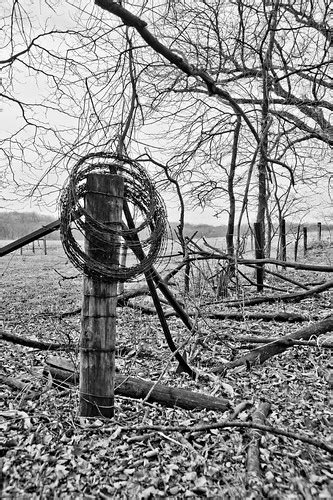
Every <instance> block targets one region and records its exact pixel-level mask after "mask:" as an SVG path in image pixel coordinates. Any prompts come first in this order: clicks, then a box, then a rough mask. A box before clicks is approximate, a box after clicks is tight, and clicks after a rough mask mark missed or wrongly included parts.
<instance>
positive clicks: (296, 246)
mask: <svg viewBox="0 0 333 500" xmlns="http://www.w3.org/2000/svg"><path fill="white" fill-rule="evenodd" d="M300 237H301V225H300V224H298V226H297V233H296V240H295V246H294V260H295V262H296V261H297V254H298V242H299V239H300Z"/></svg>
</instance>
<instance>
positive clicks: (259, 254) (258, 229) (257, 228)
mask: <svg viewBox="0 0 333 500" xmlns="http://www.w3.org/2000/svg"><path fill="white" fill-rule="evenodd" d="M254 242H255V252H256V259H263V258H264V250H263V245H262V242H263V227H262V224H261V223H260V222H255V223H254ZM263 289H264V266H263V264H257V290H258V292H262V291H263Z"/></svg>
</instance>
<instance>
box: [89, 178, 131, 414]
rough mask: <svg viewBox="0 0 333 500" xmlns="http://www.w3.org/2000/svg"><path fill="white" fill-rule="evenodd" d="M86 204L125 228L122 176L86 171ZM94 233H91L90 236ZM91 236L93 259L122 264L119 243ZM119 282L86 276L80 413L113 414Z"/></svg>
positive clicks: (101, 217) (110, 222) (102, 219)
mask: <svg viewBox="0 0 333 500" xmlns="http://www.w3.org/2000/svg"><path fill="white" fill-rule="evenodd" d="M86 189H87V194H86V197H85V208H86V210H87V212H88V213H89V214H90V215H91V216H92V217H93V218H94V219H96V220H98V221H99V222H103V223H104V224H108V225H110V226H111V227H114V228H118V227H119V228H120V227H121V218H122V206H123V194H124V181H123V178H122V177H121V176H119V175H107V174H97V173H96V174H95V173H91V174H89V175H88V176H87V187H86ZM87 236H88V237H89V235H87ZM105 239H107V240H108V243H105V242H103V241H100V240H98V237H94V238H93V239H92V241H89V240H88V238H86V241H85V245H86V247H85V251H86V253H87V254H88V255H89V256H90V257H92V258H93V259H95V260H97V261H100V262H104V263H108V265H109V266H114V267H115V269H116V268H118V266H119V243H118V242H117V238H115V236H114V235H105ZM117 285H118V284H117V281H113V282H105V281H103V280H102V279H92V278H88V277H85V278H84V285H83V287H84V289H83V304H82V313H81V340H80V349H81V356H80V414H81V415H82V416H86V417H92V416H104V417H108V418H111V417H113V415H114V376H115V342H116V307H117Z"/></svg>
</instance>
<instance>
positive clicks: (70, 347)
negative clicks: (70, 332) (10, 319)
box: [0, 332, 78, 352]
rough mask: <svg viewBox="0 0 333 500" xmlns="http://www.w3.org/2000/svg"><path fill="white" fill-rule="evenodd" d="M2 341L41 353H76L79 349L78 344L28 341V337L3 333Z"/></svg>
mask: <svg viewBox="0 0 333 500" xmlns="http://www.w3.org/2000/svg"><path fill="white" fill-rule="evenodd" d="M0 338H1V339H2V340H6V341H7V342H11V343H12V344H19V345H23V346H26V347H32V348H33V349H38V350H40V351H68V352H70V351H75V350H77V349H78V346H77V345H76V344H70V343H67V344H58V343H56V342H44V341H42V340H33V339H28V338H27V337H22V336H21V335H14V334H13V333H9V332H1V337H0Z"/></svg>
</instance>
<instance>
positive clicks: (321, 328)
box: [213, 315, 333, 373]
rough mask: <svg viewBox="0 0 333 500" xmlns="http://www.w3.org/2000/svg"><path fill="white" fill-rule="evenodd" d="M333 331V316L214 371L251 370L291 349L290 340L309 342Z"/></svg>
mask: <svg viewBox="0 0 333 500" xmlns="http://www.w3.org/2000/svg"><path fill="white" fill-rule="evenodd" d="M332 330H333V315H331V316H329V317H328V318H325V319H323V320H322V321H319V322H317V323H313V324H311V325H310V326H306V327H304V328H301V329H300V330H297V331H296V332H294V333H291V334H290V335H285V336H284V337H281V338H280V339H278V340H275V341H274V342H270V343H269V344H265V345H264V346H262V347H257V348H256V349H253V350H252V351H250V352H248V353H246V354H244V356H242V357H241V358H238V359H235V360H234V361H230V363H227V364H223V365H219V366H217V367H216V368H214V369H213V373H224V372H225V370H228V369H230V368H234V367H235V366H243V365H245V366H246V367H247V368H250V367H251V366H252V365H255V364H263V363H264V362H265V361H266V360H267V359H269V358H271V357H272V356H276V355H277V354H281V353H282V352H284V351H285V350H286V349H288V348H289V347H291V345H290V343H289V341H290V340H308V339H310V338H311V337H312V336H313V335H315V336H319V335H322V334H323V333H327V332H330V331H332Z"/></svg>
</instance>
